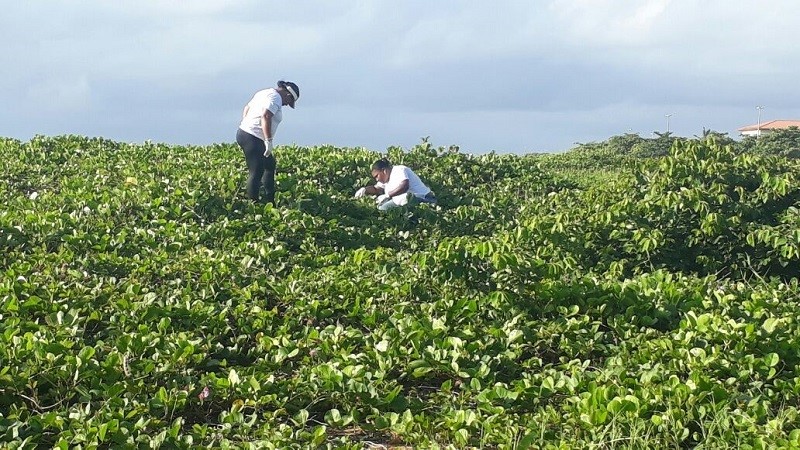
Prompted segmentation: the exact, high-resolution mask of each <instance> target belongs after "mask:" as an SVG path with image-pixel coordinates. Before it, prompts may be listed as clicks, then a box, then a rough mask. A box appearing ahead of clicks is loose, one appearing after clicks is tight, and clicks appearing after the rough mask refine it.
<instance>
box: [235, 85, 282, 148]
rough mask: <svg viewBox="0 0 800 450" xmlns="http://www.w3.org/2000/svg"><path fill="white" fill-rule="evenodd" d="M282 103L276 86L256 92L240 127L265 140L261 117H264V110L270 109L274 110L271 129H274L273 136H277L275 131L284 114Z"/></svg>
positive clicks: (248, 104)
mask: <svg viewBox="0 0 800 450" xmlns="http://www.w3.org/2000/svg"><path fill="white" fill-rule="evenodd" d="M282 105H283V101H282V100H281V94H278V91H276V90H275V88H269V89H264V90H261V91H258V92H256V93H255V94H254V95H253V98H251V99H250V101H249V102H247V106H248V107H249V109H248V110H247V114H246V115H245V116H244V117H243V118H242V122H241V123H240V124H239V128H240V129H241V130H243V131H246V132H248V133H250V134H252V135H253V136H255V137H257V138H259V139H261V140H263V139H264V132H263V131H262V130H261V119H262V118H263V117H264V112H265V111H266V110H270V111H272V123H271V127H270V129H271V131H272V136H275V132H276V131H278V124H279V123H281V120H283V114H282V113H281V106H282Z"/></svg>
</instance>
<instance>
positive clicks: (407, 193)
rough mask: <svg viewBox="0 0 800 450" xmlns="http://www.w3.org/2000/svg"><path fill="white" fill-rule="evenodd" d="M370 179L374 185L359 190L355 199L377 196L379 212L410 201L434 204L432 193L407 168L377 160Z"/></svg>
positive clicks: (434, 196)
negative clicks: (372, 179) (373, 181)
mask: <svg viewBox="0 0 800 450" xmlns="http://www.w3.org/2000/svg"><path fill="white" fill-rule="evenodd" d="M372 178H374V179H375V184H374V185H372V186H364V187H362V188H360V189H359V190H358V191H356V195H355V198H361V197H363V196H365V195H377V196H378V198H377V203H378V209H380V210H381V211H386V210H388V209H391V208H395V207H397V206H403V205H406V204H408V203H409V201H412V200H416V201H420V202H423V203H433V204H435V203H436V195H434V194H433V191H432V190H431V189H430V188H429V187H428V186H425V183H423V182H422V180H421V179H420V178H419V176H417V174H415V173H414V171H413V170H411V169H410V168H409V167H407V166H403V165H400V164H398V165H396V166H393V165H392V163H390V162H389V160H387V159H385V158H384V159H379V160H377V161H375V163H374V164H373V165H372Z"/></svg>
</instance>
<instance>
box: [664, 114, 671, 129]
mask: <svg viewBox="0 0 800 450" xmlns="http://www.w3.org/2000/svg"><path fill="white" fill-rule="evenodd" d="M664 117H666V118H667V134H669V118H670V117H672V114H664Z"/></svg>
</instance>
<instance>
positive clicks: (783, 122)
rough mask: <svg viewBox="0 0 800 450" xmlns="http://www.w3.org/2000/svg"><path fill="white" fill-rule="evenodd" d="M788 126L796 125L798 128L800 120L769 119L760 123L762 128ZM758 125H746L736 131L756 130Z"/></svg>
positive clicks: (770, 128) (771, 128)
mask: <svg viewBox="0 0 800 450" xmlns="http://www.w3.org/2000/svg"><path fill="white" fill-rule="evenodd" d="M789 127H798V128H800V120H770V121H769V122H764V123H762V124H761V128H760V129H762V130H785V129H787V128H789ZM758 130H759V126H758V125H757V124H756V125H748V126H746V127H742V128H739V130H738V131H758Z"/></svg>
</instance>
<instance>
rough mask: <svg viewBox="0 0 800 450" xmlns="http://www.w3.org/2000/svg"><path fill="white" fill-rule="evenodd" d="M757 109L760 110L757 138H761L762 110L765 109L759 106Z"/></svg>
mask: <svg viewBox="0 0 800 450" xmlns="http://www.w3.org/2000/svg"><path fill="white" fill-rule="evenodd" d="M756 109H757V110H758V125H757V126H758V128H756V138H760V137H761V110H762V109H764V107H763V106H760V105H759V106H756Z"/></svg>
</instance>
